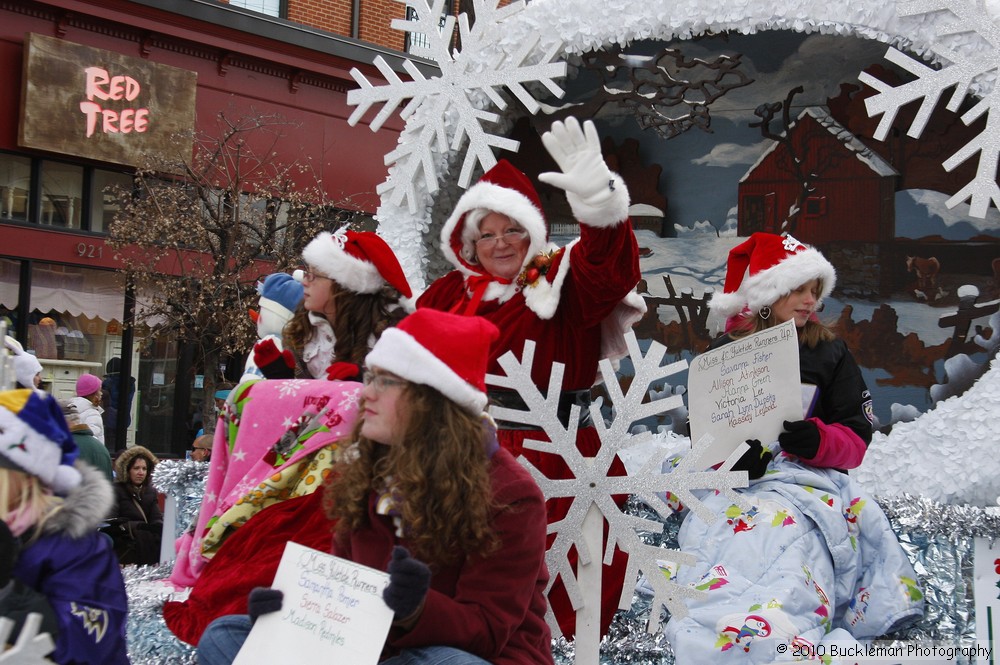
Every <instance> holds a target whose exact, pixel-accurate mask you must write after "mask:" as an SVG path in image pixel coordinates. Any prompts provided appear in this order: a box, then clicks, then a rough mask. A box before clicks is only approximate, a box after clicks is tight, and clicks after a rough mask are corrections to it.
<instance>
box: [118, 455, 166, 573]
mask: <svg viewBox="0 0 1000 665" xmlns="http://www.w3.org/2000/svg"><path fill="white" fill-rule="evenodd" d="M157 461H158V460H157V459H156V456H155V455H154V454H153V453H151V452H150V451H149V450H147V449H146V448H144V447H142V446H132V447H131V448H127V449H126V450H124V451H123V452H121V453H120V454H119V455H118V457H117V459H115V474H116V475H117V477H118V480H117V482H116V483H115V501H116V503H115V509H114V511H113V513H112V517H113V518H114V526H115V527H117V529H118V531H119V535H116V534H114V533H112V537H113V538H115V551H116V552H117V553H118V558H119V560H120V561H121V563H122V564H123V565H124V564H129V563H136V564H139V565H142V566H145V565H155V564H158V563H159V562H160V539H161V537H162V534H163V513H162V512H160V504H159V500H158V497H157V494H156V490H155V489H154V488H153V484H152V479H153V470H154V469H155V468H156V463H157Z"/></svg>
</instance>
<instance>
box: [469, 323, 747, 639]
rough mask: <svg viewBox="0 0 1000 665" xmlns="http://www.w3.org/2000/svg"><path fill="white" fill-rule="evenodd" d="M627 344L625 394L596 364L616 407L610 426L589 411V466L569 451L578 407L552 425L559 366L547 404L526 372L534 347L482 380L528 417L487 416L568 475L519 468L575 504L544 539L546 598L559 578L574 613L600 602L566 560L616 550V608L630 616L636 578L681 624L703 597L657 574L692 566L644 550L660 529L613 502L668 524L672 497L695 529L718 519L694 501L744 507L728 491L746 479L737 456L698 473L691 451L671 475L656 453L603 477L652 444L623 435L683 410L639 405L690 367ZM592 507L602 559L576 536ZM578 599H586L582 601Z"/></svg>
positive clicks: (508, 357)
mask: <svg viewBox="0 0 1000 665" xmlns="http://www.w3.org/2000/svg"><path fill="white" fill-rule="evenodd" d="M625 341H626V344H627V346H628V350H629V356H630V357H631V359H632V364H633V366H634V367H635V376H634V378H633V380H632V382H631V384H630V386H629V388H628V390H627V391H626V392H623V391H622V388H621V386H620V385H619V383H618V381H617V378H616V376H615V370H614V368H613V366H612V363H611V361H610V360H608V359H604V360H602V361H601V363H600V371H601V376H602V377H603V380H604V385H605V387H606V389H607V392H608V396H609V397H610V399H611V402H612V404H613V405H614V414H613V417H612V419H611V421H610V423H606V422H605V421H604V417H603V416H602V414H601V410H600V405H599V404H596V403H595V404H591V406H590V410H591V417H592V420H593V422H594V424H595V427H596V429H597V433H598V436H599V437H600V441H601V448H600V451H599V452H598V454H597V455H596V456H595V457H584V456H583V455H581V454H580V452H579V450H578V449H577V447H576V434H577V426H578V423H579V411H580V407H579V406H573V407H572V409H571V412H570V416H569V420H568V424H567V425H563V424H562V423H561V422H560V421H559V419H558V417H557V415H556V414H557V409H558V406H559V395H560V387H561V386H562V378H563V371H564V366H563V365H562V364H561V363H553V365H552V372H551V374H550V378H549V385H548V389H547V392H546V394H544V395H543V394H542V392H541V391H540V390H539V389H538V388H537V387H536V386H535V384H534V382H533V381H532V378H531V368H532V364H533V361H534V352H535V344H534V342H533V341H531V340H528V341H527V342H525V345H524V355H523V357H522V359H521V360H520V361H518V360H517V359H516V358H515V357H514V355H513V353H511V352H508V353H506V354H504V355H503V356H502V357H501V358H500V359H499V361H498V362H499V364H500V366H501V368H503V370H504V372H505V376H497V375H492V374H491V375H489V376H487V378H486V382H487V383H488V384H489V385H491V386H497V387H500V388H507V389H512V390H514V391H516V392H517V393H518V394H519V395H520V397H521V399H523V400H524V403H525V405H526V407H527V411H519V410H514V409H509V408H503V407H492V408H491V411H490V413H491V415H492V416H493V417H494V418H495V419H497V420H504V421H508V422H516V423H523V424H527V425H535V426H538V427H540V428H541V429H542V430H543V431H544V433H545V435H546V436H547V437H548V439H549V441H539V440H532V439H526V440H525V441H524V447H525V448H528V449H531V450H537V451H541V452H546V453H552V454H556V455H559V456H561V457H562V458H563V460H564V461H565V462H566V464H567V466H568V467H569V468H570V470H571V471H572V474H573V478H571V479H551V478H548V477H546V476H545V475H544V474H542V473H541V472H540V471H539V470H538V469H537V468H535V467H534V466H533V465H532V464H531V463H530V462H528V461H527V460H525V459H524V458H521V459H520V461H521V463H522V464H523V465H524V466H525V468H526V469H527V470H528V472H529V473H531V475H532V477H533V478H534V479H535V481H536V482H537V483H538V485H539V487H540V488H541V490H542V493H543V494H544V495H545V499H546V500H549V499H551V498H556V497H559V498H571V499H572V504H571V505H570V508H569V511H568V512H567V514H566V516H565V517H564V518H563V519H562V520H559V521H558V522H553V523H552V524H550V525H549V532H550V533H553V532H554V533H555V534H556V536H555V540H554V542H553V543H552V545H551V547H549V550H548V552H547V553H546V564H547V565H548V569H549V573H550V578H549V584H548V587H547V588H546V593H548V591H549V590H550V589H551V588H552V586H553V584H554V583H555V580H556V578H557V577H561V578H562V580H563V583H564V584H565V586H566V591H567V593H568V594H569V598H570V601H571V602H572V604H573V607H574V609H577V610H578V609H579V608H580V607H582V606H583V605H584V603H587V602H598V599H599V597H600V589H597V590H596V591H595V590H592V589H589V590H583V589H581V587H580V585H579V583H578V581H577V579H576V576H575V574H574V572H573V568H572V566H571V565H570V562H569V559H568V555H569V551H570V549H571V548H572V547H574V546H575V548H576V550H577V552H578V553H579V560H580V562H581V563H583V564H584V565H586V564H589V563H591V562H592V561H593V560H594V558H595V554H596V555H597V556H600V557H601V558H602V559H603V562H604V563H605V564H609V563H611V559H612V557H613V555H614V550H615V546H616V545H617V546H618V547H619V548H620V549H621V550H622V551H623V552H625V553H626V554H627V555H628V567H627V570H626V577H625V579H626V584H625V586H624V588H623V589H622V593H621V598H620V599H619V608H620V609H627V608H628V607H630V606H631V602H632V591H633V589H632V585H630V584H628V580H633V582H634V580H636V579H637V577H638V574H639V573H643V574H644V575H645V576H646V578H648V581H649V582H650V584H651V586H652V588H653V594H654V597H653V606H654V607H658V606H659V605H663V606H664V607H666V608H667V609H668V610H669V611H670V613H671V615H672V616H675V617H683V616H686V615H687V607H686V606H685V604H684V601H685V599H692V598H698V597H700V596H701V595H702V594H703V592H701V591H697V590H695V589H693V588H691V587H688V586H682V585H679V584H677V583H676V582H674V581H672V580H670V579H668V578H667V577H666V576H665V575H663V573H662V571H661V567H660V562H662V561H664V560H667V561H674V562H676V563H679V564H691V563H693V558H692V556H691V555H689V554H685V553H683V552H680V551H677V550H670V549H665V548H661V547H657V546H655V545H649V544H646V542H645V541H644V540H643V539H642V538H641V537H640V535H639V532H646V533H662V531H663V523H662V522H658V521H654V520H650V519H646V518H643V517H639V516H634V515H629V514H625V513H624V512H622V509H620V508H619V507H618V505H617V504H616V503H615V501H614V495H621V494H633V495H635V496H637V497H638V498H640V499H642V500H643V501H645V502H646V504H648V505H649V506H650V507H651V508H653V510H655V511H656V513H657V514H659V515H660V517H661V518H664V519H666V517H667V515H668V514H669V513H670V512H671V508H670V506H668V505H667V503H666V501H665V500H664V498H663V497H664V495H665V493H666V492H665V491H669V492H670V493H672V494H673V495H674V497H676V498H677V499H679V500H680V501H681V502H683V504H684V505H685V506H686V507H687V508H689V509H690V510H691V511H692V512H694V513H695V514H697V515H698V516H699V517H700V518H701V519H703V520H705V521H707V522H711V521H713V520H714V519H715V515H714V514H713V513H712V512H711V511H710V510H708V509H707V508H706V507H705V506H704V504H702V502H701V501H700V499H699V498H698V494H696V491H697V490H699V489H703V490H710V491H711V490H717V491H720V492H723V493H725V494H726V496H728V497H730V499H732V501H733V502H734V503H736V504H738V505H740V506H745V505H747V504H746V501H745V500H744V499H743V497H742V496H741V495H740V494H739V493H737V492H736V491H735V488H737V487H745V486H746V485H747V474H746V472H745V471H739V472H736V471H730V469H731V467H732V465H733V464H734V463H735V461H736V460H737V459H738V458H739V454H734V455H732V456H730V458H729V460H727V461H726V462H725V463H724V464H723V465H722V467H720V469H719V470H718V471H711V470H709V471H706V470H704V467H703V466H702V465H701V464H700V457H701V450H702V449H701V448H697V447H696V448H695V449H694V450H692V451H691V452H690V453H689V454H687V455H685V456H684V457H683V459H682V460H681V461H680V463H679V464H678V465H677V467H676V468H674V469H673V471H672V472H671V473H667V474H664V473H663V472H662V467H663V461H664V458H665V457H666V456H667V455H668V452H667V451H662V452H661V453H660V454H655V455H653V456H652V458H651V459H649V460H648V461H647V462H646V463H645V464H644V465H643V467H642V468H641V469H640V470H639V471H638V472H637V473H635V474H632V475H627V476H612V475H609V474H610V472H611V468H612V463H613V462H614V460H615V458H616V457H617V455H618V453H619V452H621V451H624V450H626V449H628V448H631V447H633V446H637V445H642V444H644V443H646V442H648V440H649V439H650V437H651V436H652V434H651V433H650V432H640V433H637V434H630V429H631V428H632V425H633V424H634V423H635V422H637V421H639V420H641V419H643V418H647V417H650V416H654V415H656V414H659V413H662V412H664V411H669V410H671V409H676V408H678V406H681V405H683V400H682V398H681V396H680V395H669V396H667V397H660V398H655V397H653V396H652V395H650V397H651V399H650V400H649V401H646V397H647V387H648V386H650V385H651V384H652V383H653V382H656V381H661V380H663V379H664V378H666V377H668V376H672V375H675V374H677V373H678V372H681V371H683V370H684V369H685V368H686V367H687V362H686V361H678V362H675V363H672V364H670V365H666V366H662V365H661V363H662V361H663V357H664V355H665V354H666V351H667V349H666V347H664V346H663V345H662V344H659V343H658V342H655V341H654V342H652V344H651V345H650V348H649V350H648V352H647V353H646V354H645V355H643V353H642V351H641V350H640V349H639V344H638V342H637V341H636V338H635V333H633V332H629V333H628V334H627V335H626V336H625ZM740 452H742V451H740ZM591 506H596V507H597V508H598V510H599V511H600V513H601V514H602V516H603V517H604V519H605V521H606V522H607V524H608V540H607V543H606V546H605V548H604V552H603V555H601V554H600V553H594V552H590V551H589V549H588V548H587V546H586V543H585V541H584V539H583V537H582V535H581V530H582V527H583V522H584V519H585V518H586V516H587V513H588V511H589V510H590V508H591ZM585 591H586V592H587V593H585ZM585 595H586V596H588V598H585V597H584V596H585ZM546 620H547V622H548V624H549V626H550V628H551V629H552V631H553V634H554V635H558V634H560V631H559V626H558V623H557V622H556V620H555V616H554V615H553V614H552V611H551V609H549V610H548V612H547V614H546ZM647 628H648V630H649V632H650V633H653V632H656V630H657V628H658V625H657V623H656V622H655V621H654V620H652V619H651V620H650V622H649V625H648V627H647Z"/></svg>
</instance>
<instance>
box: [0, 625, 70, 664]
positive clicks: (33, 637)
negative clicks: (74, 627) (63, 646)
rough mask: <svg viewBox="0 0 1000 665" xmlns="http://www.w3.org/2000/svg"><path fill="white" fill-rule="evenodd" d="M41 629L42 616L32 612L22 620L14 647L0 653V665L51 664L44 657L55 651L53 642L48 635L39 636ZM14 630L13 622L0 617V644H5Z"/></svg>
mask: <svg viewBox="0 0 1000 665" xmlns="http://www.w3.org/2000/svg"><path fill="white" fill-rule="evenodd" d="M41 627H42V615H41V614H38V613H37V612H32V613H30V614H29V615H28V617H27V618H26V619H25V620H24V625H23V626H22V628H21V632H20V633H18V636H17V641H16V642H15V643H14V646H13V647H11V648H9V649H7V650H5V651H0V663H4V665H41V664H42V663H52V661H51V660H49V659H48V658H46V656H47V655H48V654H50V653H52V651H53V650H54V649H55V646H56V645H55V642H53V641H52V636H51V635H49V634H48V633H41V634H39V633H38V631H39V629H40V628H41ZM13 630H14V621H13V620H12V619H8V618H7V617H0V644H7V643H8V638H9V637H10V634H11V632H12V631H13Z"/></svg>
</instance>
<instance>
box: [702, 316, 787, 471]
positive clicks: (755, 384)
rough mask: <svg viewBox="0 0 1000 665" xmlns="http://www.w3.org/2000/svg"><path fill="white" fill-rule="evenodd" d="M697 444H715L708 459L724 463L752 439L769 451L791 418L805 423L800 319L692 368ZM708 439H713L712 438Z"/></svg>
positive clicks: (721, 350) (705, 355) (714, 352)
mask: <svg viewBox="0 0 1000 665" xmlns="http://www.w3.org/2000/svg"><path fill="white" fill-rule="evenodd" d="M687 395H688V416H689V418H690V422H691V441H693V442H694V444H695V445H698V442H699V441H701V440H703V439H704V440H705V441H706V442H708V443H707V445H708V446H709V447H708V449H707V450H705V451H704V456H703V457H702V461H703V462H704V463H705V465H706V466H711V465H714V464H718V463H719V462H722V461H724V460H725V459H726V458H727V457H728V456H729V454H730V453H732V452H733V451H734V450H735V449H736V447H737V446H738V445H739V444H741V443H743V442H744V441H746V440H747V439H758V440H759V441H760V442H761V443H763V444H764V446H765V447H766V446H767V445H768V444H769V443H771V442H773V441H775V440H777V438H778V434H780V433H781V429H782V424H783V422H784V421H785V420H801V419H802V414H803V401H804V393H803V388H802V384H801V379H800V376H799V340H798V334H797V333H796V330H795V322H794V321H786V322H785V323H782V324H781V325H778V326H774V327H773V328H768V329H767V330H763V331H761V332H759V333H755V334H753V335H747V336H746V337H741V338H739V339H737V340H735V341H733V342H730V343H729V344H726V345H725V346H720V347H719V348H717V349H712V350H711V351H706V352H705V353H703V354H701V355H700V356H698V357H697V358H695V359H694V360H692V361H691V366H690V367H689V369H688V392H687ZM706 435H707V436H706Z"/></svg>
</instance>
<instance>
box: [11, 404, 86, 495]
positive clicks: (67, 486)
mask: <svg viewBox="0 0 1000 665" xmlns="http://www.w3.org/2000/svg"><path fill="white" fill-rule="evenodd" d="M76 457H77V447H76V442H75V441H74V440H73V435H72V434H70V432H69V427H68V426H67V425H66V418H65V417H64V416H63V412H62V408H61V407H60V406H59V402H58V401H57V400H56V399H55V398H54V397H52V396H50V395H47V394H45V393H43V392H41V391H37V390H27V389H21V390H5V391H2V392H0V467H6V468H8V469H15V470H17V471H23V472H24V473H27V474H30V475H32V476H37V477H38V479H39V480H41V481H42V482H43V483H45V484H46V485H48V486H49V487H50V488H52V491H53V492H55V493H56V494H67V493H68V492H69V491H70V490H71V489H73V488H74V487H76V486H77V485H79V484H80V480H81V476H80V472H79V471H77V470H76V469H75V468H73V462H75V461H76Z"/></svg>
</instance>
